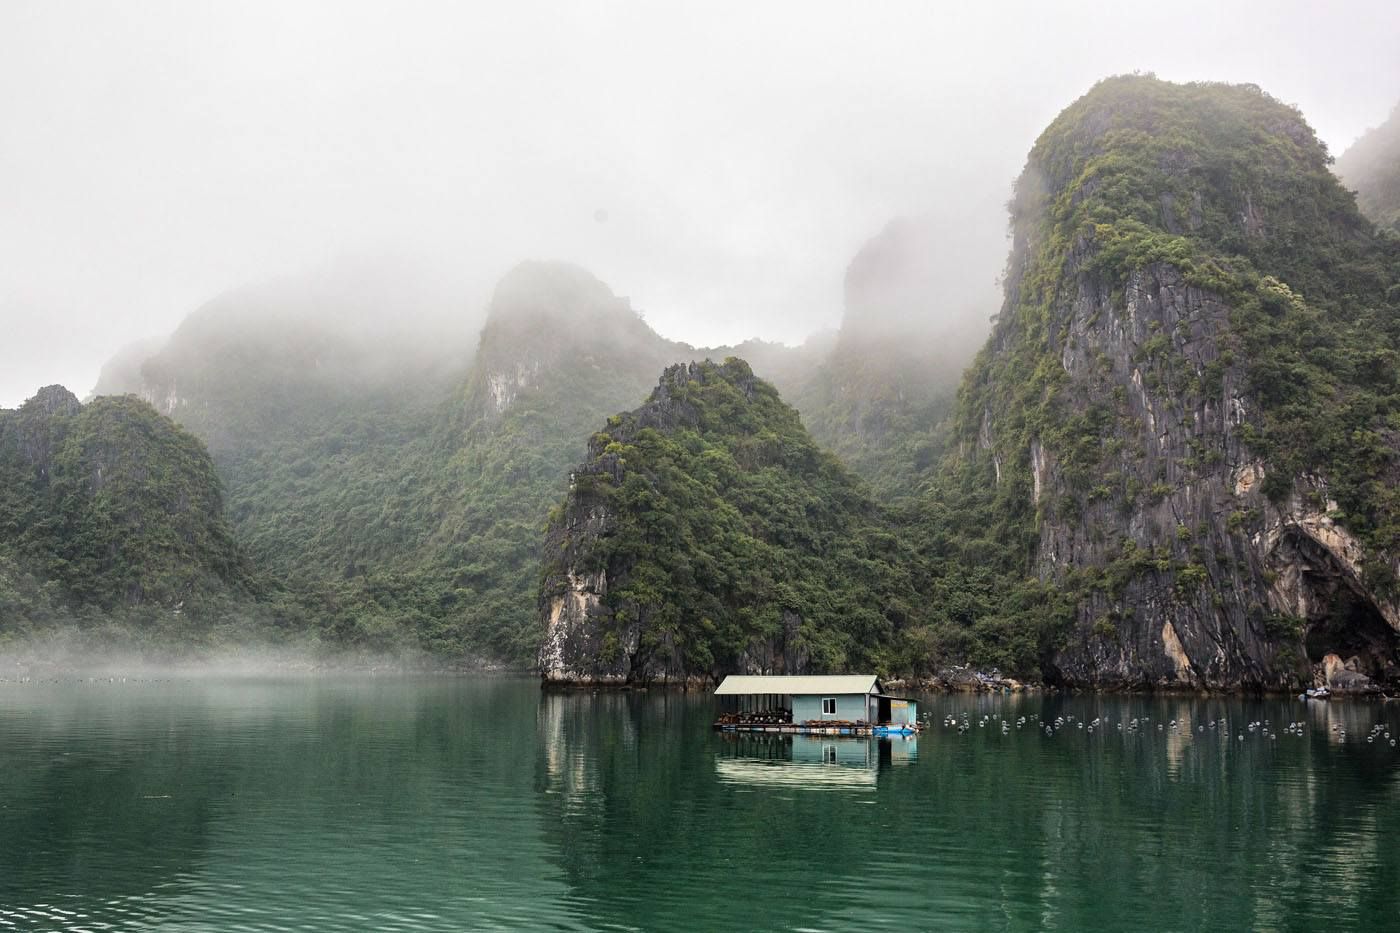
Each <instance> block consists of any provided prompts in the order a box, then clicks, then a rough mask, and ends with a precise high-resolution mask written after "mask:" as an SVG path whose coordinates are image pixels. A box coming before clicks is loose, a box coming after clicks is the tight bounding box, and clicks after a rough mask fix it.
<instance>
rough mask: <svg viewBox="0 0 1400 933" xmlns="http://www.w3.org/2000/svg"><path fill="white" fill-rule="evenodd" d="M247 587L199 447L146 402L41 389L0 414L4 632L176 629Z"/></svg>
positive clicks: (0, 612) (0, 616) (0, 631)
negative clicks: (122, 622) (83, 624)
mask: <svg viewBox="0 0 1400 933" xmlns="http://www.w3.org/2000/svg"><path fill="white" fill-rule="evenodd" d="M250 582H251V574H250V568H249V566H248V564H247V562H246V560H245V559H244V556H243V554H242V552H241V551H240V549H239V548H238V546H237V544H236V543H235V541H234V535H233V532H232V530H231V529H230V527H229V525H228V522H227V521H226V520H225V517H224V512H223V498H222V494H221V491H220V487H219V481H218V478H217V476H216V475H215V473H214V467H213V464H212V462H211V461H210V459H209V455H208V453H207V452H206V451H205V449H204V446H203V445H202V444H200V442H199V441H198V440H197V439H196V438H194V437H192V436H191V435H189V434H187V433H186V432H184V431H183V430H181V429H180V428H179V427H177V426H176V425H175V424H173V423H172V422H171V421H170V420H169V419H167V418H165V417H162V416H161V415H159V414H158V413H157V412H156V411H155V410H154V409H152V408H151V406H150V405H148V404H146V403H145V402H142V401H140V400H139V399H136V398H133V397H131V396H124V397H110V398H99V399H97V400H95V401H93V402H91V403H89V404H87V405H80V404H79V403H78V400H77V398H76V397H74V396H73V394H72V393H71V392H69V391H68V390H66V389H64V388H63V387H62V386H48V387H46V388H43V389H41V390H39V392H38V393H36V394H35V395H34V397H33V398H31V399H29V400H28V401H27V402H25V403H24V405H22V406H21V407H20V408H19V409H17V410H13V411H5V410H0V622H3V625H2V626H0V635H4V634H15V633H21V632H28V631H33V630H36V629H39V628H42V627H43V626H45V625H49V624H52V623H55V622H64V621H71V620H73V619H76V618H80V617H83V616H84V615H85V614H90V613H114V614H116V615H118V616H121V617H124V618H126V617H130V618H135V619H137V620H138V624H148V625H154V626H168V627H171V628H180V627H181V625H180V623H179V620H178V619H177V618H175V617H176V616H178V615H179V614H181V613H188V614H189V615H191V616H198V615H199V613H201V612H202V611H205V610H207V609H208V604H209V603H210V601H218V600H219V599H220V598H227V597H230V596H234V597H244V596H247V588H248V586H249V584H250ZM195 624H196V626H197V623H195Z"/></svg>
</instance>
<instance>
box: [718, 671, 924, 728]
mask: <svg viewBox="0 0 1400 933" xmlns="http://www.w3.org/2000/svg"><path fill="white" fill-rule="evenodd" d="M715 696H716V697H719V698H720V700H721V702H722V703H727V704H728V705H729V709H728V711H726V712H724V713H722V714H721V715H720V717H719V718H718V719H716V720H715V728H716V729H718V730H721V731H724V732H769V733H774V734H777V735H831V736H841V735H849V736H870V735H874V736H881V735H913V734H915V733H917V732H918V731H919V713H918V706H917V705H916V704H915V703H914V701H913V700H910V699H908V698H906V697H896V696H890V695H888V694H886V693H885V692H884V690H883V689H882V688H881V686H880V682H879V680H877V679H876V677H875V676H874V675H873V674H853V675H852V674H845V675H836V676H825V677H822V676H817V677H813V676H781V675H779V676H730V677H726V678H725V679H724V682H723V683H721V684H720V685H719V687H718V688H716V690H715Z"/></svg>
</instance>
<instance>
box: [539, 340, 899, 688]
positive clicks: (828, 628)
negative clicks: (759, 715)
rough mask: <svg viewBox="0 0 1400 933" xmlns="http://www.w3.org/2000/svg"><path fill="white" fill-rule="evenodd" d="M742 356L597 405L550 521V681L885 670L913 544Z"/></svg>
mask: <svg viewBox="0 0 1400 933" xmlns="http://www.w3.org/2000/svg"><path fill="white" fill-rule="evenodd" d="M893 528H894V523H893V521H892V519H891V517H890V516H889V515H887V514H885V513H884V512H883V511H882V509H881V508H880V507H879V506H877V505H876V504H875V503H874V502H873V501H872V500H871V498H870V495H869V492H868V491H867V489H866V487H865V485H864V484H863V483H862V482H861V481H860V480H858V479H857V478H856V477H854V476H853V475H852V474H851V473H850V472H848V471H847V470H846V469H845V468H844V467H843V466H841V464H840V463H839V462H838V461H837V460H836V459H835V458H834V457H832V456H831V455H830V454H829V453H826V452H824V451H822V450H821V449H820V448H818V447H817V445H816V444H815V443H814V442H813V441H812V439H811V438H810V437H809V436H808V434H807V432H806V430H805V429H804V428H803V426H802V422H801V420H800V419H799V417H798V415H797V412H796V411H794V410H793V409H792V408H790V407H789V406H787V405H785V404H784V403H783V402H782V401H781V400H780V399H779V397H778V393H777V392H776V391H775V390H774V388H773V387H772V386H771V385H769V384H767V383H765V382H763V381H762V380H760V379H758V378H756V377H755V376H754V374H753V371H752V370H751V369H750V368H749V365H748V364H747V363H745V362H744V361H743V360H740V359H736V358H730V359H728V360H726V361H725V362H724V363H723V364H716V363H713V362H709V361H705V362H701V363H691V364H689V365H685V366H674V367H671V368H669V369H667V370H666V371H665V373H664V374H663V375H662V377H661V382H660V384H659V385H658V386H657V387H656V388H655V389H654V390H653V391H652V394H651V398H650V399H649V400H648V402H647V403H646V404H645V405H644V406H642V407H641V408H639V409H637V410H635V411H632V412H628V413H624V414H620V415H616V416H614V417H612V418H609V419H608V421H607V424H606V426H605V427H604V428H603V429H602V430H601V431H599V432H598V433H597V434H594V435H593V438H592V440H591V441H590V442H589V446H588V457H587V459H586V460H585V461H584V462H583V463H582V464H581V465H580V466H579V467H578V468H577V469H576V470H575V471H574V472H573V473H572V474H571V480H570V487H569V494H568V497H567V499H566V500H565V502H564V503H563V505H562V507H561V508H560V509H559V510H558V511H556V513H555V514H554V515H553V516H552V518H551V521H550V528H549V533H548V538H547V544H546V555H545V560H546V581H545V584H544V590H543V593H542V596H541V601H542V611H543V613H544V616H545V618H546V632H545V643H544V647H543V648H542V649H541V651H540V668H541V670H542V671H543V673H544V676H545V677H546V678H547V679H550V680H561V681H564V680H583V681H590V682H627V681H637V680H641V681H647V680H677V679H680V680H684V679H687V678H705V677H708V676H710V675H712V674H713V673H714V672H716V671H722V670H746V669H765V670H776V671H789V672H797V671H805V670H812V669H816V670H844V669H849V668H851V667H871V666H874V667H877V668H879V669H882V670H889V669H898V668H903V667H905V666H907V664H908V663H909V658H910V655H909V651H908V650H907V648H908V646H907V640H908V639H910V638H911V637H912V635H913V633H912V632H911V631H910V630H909V629H910V626H911V624H912V620H913V617H914V615H915V612H916V604H917V602H918V598H917V595H916V587H915V574H916V568H915V564H914V562H913V561H912V560H911V558H912V553H911V551H910V550H909V548H908V546H907V544H905V543H904V542H903V540H902V539H901V537H900V536H899V535H897V534H895V533H893Z"/></svg>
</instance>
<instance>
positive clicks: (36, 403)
mask: <svg viewBox="0 0 1400 933" xmlns="http://www.w3.org/2000/svg"><path fill="white" fill-rule="evenodd" d="M81 409H82V405H81V404H79V402H78V397H77V396H76V395H74V394H73V393H72V392H69V391H68V390H67V389H66V388H64V387H63V386H61V385H51V386H44V387H43V388H42V389H40V390H39V391H38V392H35V393H34V397H33V398H31V399H29V400H28V401H26V402H25V403H24V405H22V406H21V407H20V411H23V412H29V413H37V414H44V415H76V414H77V413H78V412H79V411H80V410H81Z"/></svg>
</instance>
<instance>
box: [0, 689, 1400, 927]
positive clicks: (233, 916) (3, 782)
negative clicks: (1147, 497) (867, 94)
mask: <svg viewBox="0 0 1400 933" xmlns="http://www.w3.org/2000/svg"><path fill="white" fill-rule="evenodd" d="M920 709H921V711H923V712H924V713H925V714H926V715H927V716H928V717H929V719H930V722H929V729H928V731H926V732H925V733H924V734H923V735H922V736H920V737H919V738H918V739H917V740H915V741H900V740H895V741H893V742H891V741H883V742H881V741H869V740H839V741H831V742H823V741H819V740H802V739H796V740H794V739H792V738H789V737H777V736H774V737H766V736H759V737H742V738H736V737H734V736H725V735H721V734H716V733H714V732H713V731H712V730H711V729H710V723H711V720H712V718H713V714H714V705H713V702H712V700H711V699H710V698H709V697H708V696H705V695H702V694H695V693H690V694H685V693H678V692H669V691H651V692H644V693H628V694H620V693H592V692H581V693H568V694H550V693H541V691H540V689H539V687H538V685H537V684H536V683H534V682H533V681H527V680H513V679H479V678H468V677H434V678H428V677H424V678H373V677H369V676H364V677H356V678H330V677H320V678H318V677H303V678H291V679H264V680H259V679H243V680H219V679H181V680H150V679H136V678H128V679H126V680H125V681H123V680H122V679H121V678H115V679H113V680H110V681H109V680H108V679H107V678H105V677H104V678H102V679H100V680H94V681H88V680H63V681H48V682H28V683H25V682H17V681H15V680H10V681H8V682H0V930H5V929H26V930H37V929H54V930H104V929H105V930H179V931H185V930H191V931H200V930H210V931H212V930H218V931H226V930H227V931H234V930H307V931H312V930H405V931H423V930H477V929H563V930H575V929H577V930H631V929H642V930H762V929H780V930H838V929H875V928H882V927H888V928H891V929H901V930H908V929H915V930H921V929H949V930H984V929H993V930H1002V929H1008V930H1041V929H1045V930H1127V929H1164V930H1166V929H1174V930H1206V929H1210V930H1244V929H1259V930H1309V931H1314V930H1343V929H1345V930H1381V929H1400V748H1397V747H1395V746H1393V745H1392V744H1390V743H1391V742H1392V741H1393V740H1396V739H1400V704H1395V703H1392V704H1388V705H1385V704H1361V703H1354V704H1345V703H1331V704H1328V703H1313V704H1309V705H1305V704H1303V703H1300V702H1298V701H1296V700H1266V701H1260V700H1242V699H1218V698H1212V699H1202V698H1144V697H1119V696H1114V697H1107V696H1103V697H1099V696H1059V695H1044V696H1041V695H1025V696H1014V697H961V696H957V697H949V696H942V695H936V696H925V697H921V698H920ZM950 717H951V719H950ZM984 717H985V718H984ZM1023 717H1024V722H1022V718H1023ZM1057 720H1059V722H1058V724H1057ZM1095 720H1098V722H1097V725H1095ZM1134 720H1137V722H1136V723H1134ZM1299 723H1301V725H1299ZM1251 725H1253V728H1251ZM1047 726H1048V727H1049V731H1047ZM1159 727H1160V728H1159ZM1343 730H1345V734H1343ZM1386 732H1389V736H1388V737H1387V736H1386V735H1385V733H1386ZM1368 739H1369V741H1368Z"/></svg>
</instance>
